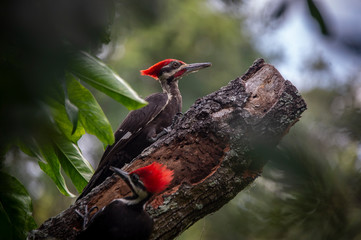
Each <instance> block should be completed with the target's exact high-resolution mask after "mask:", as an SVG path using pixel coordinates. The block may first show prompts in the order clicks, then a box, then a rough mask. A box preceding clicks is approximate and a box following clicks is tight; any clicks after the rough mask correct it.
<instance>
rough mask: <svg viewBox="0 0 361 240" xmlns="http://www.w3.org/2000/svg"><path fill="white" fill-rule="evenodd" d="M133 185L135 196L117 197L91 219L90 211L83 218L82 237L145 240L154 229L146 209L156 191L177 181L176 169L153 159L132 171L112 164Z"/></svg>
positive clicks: (85, 238) (111, 239)
mask: <svg viewBox="0 0 361 240" xmlns="http://www.w3.org/2000/svg"><path fill="white" fill-rule="evenodd" d="M111 170H112V171H114V172H115V173H116V174H117V175H119V176H120V177H121V178H122V179H123V180H124V181H125V182H126V183H127V185H128V186H129V188H130V189H131V191H132V193H133V195H131V196H128V197H125V198H120V199H115V200H113V201H112V202H111V203H109V204H108V205H106V206H105V207H103V208H102V209H101V210H99V211H98V212H96V213H95V214H94V216H93V217H92V218H91V219H90V221H89V222H88V219H89V212H87V211H86V212H85V214H81V213H80V212H79V211H77V210H76V212H77V213H78V215H80V216H81V217H83V220H84V224H83V230H82V231H81V232H80V233H79V234H78V235H77V239H78V240H83V239H84V240H92V239H101V240H102V239H103V240H122V239H129V240H130V239H131V240H143V239H148V238H149V236H150V234H151V233H152V231H153V219H152V218H151V217H150V216H149V215H148V213H147V212H146V211H145V204H146V202H147V201H148V200H149V199H150V198H151V196H152V195H153V194H156V193H160V192H162V191H163V190H165V188H166V187H167V186H168V185H169V184H170V182H171V181H172V180H173V171H172V170H169V169H168V168H167V167H166V166H164V165H162V164H160V163H156V162H153V163H152V164H150V165H148V166H145V167H142V168H138V169H136V170H134V171H133V172H131V173H129V174H128V173H127V172H125V171H122V170H120V169H119V168H114V167H111Z"/></svg>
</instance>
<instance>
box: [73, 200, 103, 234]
mask: <svg viewBox="0 0 361 240" xmlns="http://www.w3.org/2000/svg"><path fill="white" fill-rule="evenodd" d="M95 209H96V210H98V207H97V206H94V207H92V208H90V210H89V211H88V205H85V208H84V214H82V213H81V212H80V211H79V210H78V209H75V213H76V214H78V215H79V216H80V217H81V218H82V219H83V226H82V230H84V229H85V227H86V225H87V224H88V222H89V217H90V214H91V213H92V212H93V211H94V210H95Z"/></svg>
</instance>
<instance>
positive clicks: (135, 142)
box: [78, 59, 211, 200]
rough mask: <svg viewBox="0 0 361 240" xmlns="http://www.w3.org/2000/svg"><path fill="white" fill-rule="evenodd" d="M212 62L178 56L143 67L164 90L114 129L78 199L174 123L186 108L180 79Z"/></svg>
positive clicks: (152, 96) (154, 95) (136, 154)
mask: <svg viewBox="0 0 361 240" xmlns="http://www.w3.org/2000/svg"><path fill="white" fill-rule="evenodd" d="M209 66H211V63H193V64H186V63H184V62H182V61H179V60H176V59H166V60H163V61H161V62H158V63H156V64H154V65H153V66H151V67H150V68H148V69H146V70H141V71H140V72H141V74H142V75H147V76H150V77H153V78H155V79H156V80H159V82H160V85H161V86H162V89H163V92H162V93H154V94H152V95H150V96H148V97H147V98H146V99H145V100H146V101H147V102H148V105H147V106H145V107H143V108H141V109H138V110H134V111H131V112H130V113H129V114H128V116H127V117H126V118H125V119H124V121H123V123H122V124H121V125H120V127H119V128H118V130H117V131H116V132H115V133H114V136H115V142H114V144H113V145H111V146H108V147H107V149H106V150H105V152H104V154H103V156H102V158H101V160H100V163H99V166H98V168H97V169H96V171H95V173H94V175H93V177H92V178H91V179H90V181H89V183H88V185H87V186H86V187H85V188H84V190H83V192H82V193H81V194H80V196H79V197H78V200H79V199H81V198H82V197H84V196H85V195H87V194H88V193H89V192H90V191H91V190H92V189H93V188H94V187H96V186H98V185H99V184H100V183H102V182H103V181H104V180H105V179H106V178H107V177H109V176H111V175H112V172H111V171H110V169H109V167H110V166H114V167H118V168H122V167H123V166H124V164H126V163H129V162H130V161H131V160H133V158H135V157H136V156H138V155H139V154H140V153H141V152H142V151H143V150H144V149H145V148H146V147H148V146H149V145H150V144H152V143H153V142H154V141H155V140H156V139H157V136H159V135H160V134H162V131H164V130H165V129H166V128H167V127H169V126H170V125H171V124H172V121H173V119H174V117H175V115H176V114H177V113H179V112H181V111H182V95H181V94H180V91H179V88H178V80H179V79H181V78H182V77H184V76H185V75H187V74H188V73H191V72H196V71H198V70H200V69H202V68H206V67H209Z"/></svg>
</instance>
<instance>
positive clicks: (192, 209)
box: [29, 59, 306, 239]
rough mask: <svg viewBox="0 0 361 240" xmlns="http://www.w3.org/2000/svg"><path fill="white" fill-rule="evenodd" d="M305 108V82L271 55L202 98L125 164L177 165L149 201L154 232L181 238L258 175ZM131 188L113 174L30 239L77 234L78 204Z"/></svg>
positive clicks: (101, 200) (107, 198)
mask: <svg viewBox="0 0 361 240" xmlns="http://www.w3.org/2000/svg"><path fill="white" fill-rule="evenodd" d="M305 109H306V103H305V102H304V100H303V99H302V97H301V96H300V94H299V93H298V91H297V89H296V88H295V87H294V86H293V85H292V84H291V82H289V81H287V80H284V79H283V77H282V76H281V74H280V73H279V72H278V71H277V70H276V69H275V68H274V67H273V66H272V65H269V64H266V63H265V62H264V60H263V59H258V60H257V61H255V62H254V64H253V65H252V66H251V67H250V68H249V70H248V71H247V72H246V73H245V74H244V75H243V76H242V77H240V78H237V79H235V80H233V81H231V82H230V83H229V84H228V85H227V86H225V87H222V88H221V89H219V90H218V91H216V92H214V93H212V94H209V95H208V96H205V97H203V98H201V99H198V100H197V101H196V102H195V103H194V104H193V106H192V107H191V108H190V109H189V110H188V111H187V112H186V113H185V114H184V116H183V117H182V118H180V119H178V120H177V121H176V123H175V125H174V127H173V129H172V130H171V132H170V133H169V134H167V135H166V136H164V137H162V138H161V139H159V140H158V141H157V142H155V143H154V144H153V145H151V146H150V147H149V148H147V149H146V150H145V151H144V152H143V153H142V154H141V155H140V156H138V157H137V158H136V159H134V160H133V162H132V163H131V164H130V165H128V166H126V167H125V169H126V170H127V171H131V170H134V169H136V168H139V167H142V166H145V165H148V164H150V163H151V162H153V161H157V162H160V163H163V164H165V165H167V166H168V167H169V168H170V169H173V170H174V176H175V178H174V180H173V182H172V184H171V186H169V188H168V189H167V190H166V191H165V192H163V193H162V194H159V195H157V196H155V197H153V198H152V199H151V201H150V202H149V204H148V207H147V211H148V212H149V213H150V214H151V216H152V217H153V219H154V221H155V228H154V231H153V234H152V236H151V239H172V238H174V237H176V236H177V235H179V234H180V233H181V232H183V231H184V230H185V229H187V228H188V227H189V226H191V225H192V224H193V223H195V222H196V221H197V220H199V219H201V218H202V217H204V216H206V215H207V214H209V213H212V212H214V211H216V210H218V209H219V208H221V207H222V206H223V205H224V204H226V203H227V202H228V201H230V200H231V199H232V198H233V197H235V196H236V194H237V193H239V192H240V191H241V190H242V189H244V188H245V187H246V186H247V185H249V184H250V183H251V182H253V181H254V180H255V179H256V178H257V176H259V175H260V173H261V171H262V167H263V165H264V164H265V162H264V161H260V160H259V159H258V158H257V157H256V156H255V153H256V154H257V151H262V149H263V148H267V149H272V148H275V147H276V145H277V144H278V142H279V141H280V140H281V138H282V137H283V136H284V135H285V134H286V133H287V132H288V130H289V129H290V127H291V126H292V125H293V124H295V123H296V122H297V121H298V119H299V118H300V116H301V113H302V112H303V111H305ZM127 194H129V189H128V188H127V186H126V185H125V184H124V183H123V182H122V181H121V180H120V179H118V178H117V177H114V176H112V177H110V178H108V179H107V180H106V181H105V182H104V183H103V184H101V185H100V186H99V187H97V188H95V189H94V190H93V191H92V192H91V193H89V194H88V195H87V196H86V197H84V198H83V199H81V200H80V201H79V202H77V203H76V204H74V205H72V206H70V208H69V209H67V210H65V211H63V212H62V213H60V214H59V215H58V216H56V217H53V218H50V219H49V220H47V221H46V222H44V224H43V225H42V226H40V228H39V229H37V230H35V231H33V232H32V233H31V234H30V235H29V238H30V239H43V238H49V237H50V238H56V239H74V237H75V236H76V234H77V233H78V231H79V230H80V228H81V219H80V218H79V217H78V216H77V215H76V214H75V212H74V210H75V209H77V208H79V207H80V206H85V204H87V205H88V206H89V208H90V207H92V206H94V205H96V206H98V207H99V208H101V207H103V206H105V205H106V204H108V203H109V202H110V201H112V200H113V199H114V198H119V197H123V196H125V195H127Z"/></svg>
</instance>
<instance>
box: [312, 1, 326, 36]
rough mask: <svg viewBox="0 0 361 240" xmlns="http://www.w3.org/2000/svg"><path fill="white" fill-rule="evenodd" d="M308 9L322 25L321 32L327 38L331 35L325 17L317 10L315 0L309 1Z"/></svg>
mask: <svg viewBox="0 0 361 240" xmlns="http://www.w3.org/2000/svg"><path fill="white" fill-rule="evenodd" d="M307 5H308V9H309V10H310V13H311V16H312V17H313V18H314V19H315V20H316V21H317V22H318V25H320V28H321V32H322V34H323V35H325V36H329V35H330V31H329V29H328V27H327V25H326V22H325V21H324V19H323V16H322V14H321V12H320V10H319V9H318V8H317V6H316V4H315V3H314V1H313V0H307Z"/></svg>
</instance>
